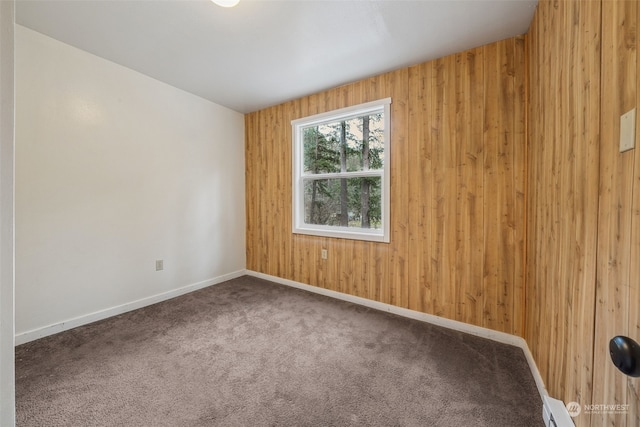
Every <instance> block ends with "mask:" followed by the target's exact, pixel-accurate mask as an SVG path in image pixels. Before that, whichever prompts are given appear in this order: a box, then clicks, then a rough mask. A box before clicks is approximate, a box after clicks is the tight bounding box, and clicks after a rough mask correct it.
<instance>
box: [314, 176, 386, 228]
mask: <svg viewBox="0 0 640 427" xmlns="http://www.w3.org/2000/svg"><path fill="white" fill-rule="evenodd" d="M381 184H382V179H381V177H379V176H377V177H360V178H337V179H305V180H304V216H305V220H304V221H305V223H307V224H320V225H330V226H340V227H356V228H373V229H379V228H381V227H382V208H381V202H380V200H381V188H382V185H381Z"/></svg>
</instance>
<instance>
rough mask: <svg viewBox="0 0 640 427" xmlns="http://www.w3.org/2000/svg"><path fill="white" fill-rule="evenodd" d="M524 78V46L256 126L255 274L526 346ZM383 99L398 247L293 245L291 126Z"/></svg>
mask: <svg viewBox="0 0 640 427" xmlns="http://www.w3.org/2000/svg"><path fill="white" fill-rule="evenodd" d="M525 70H526V67H525V47H524V38H523V37H517V38H511V39H507V40H504V41H501V42H498V43H494V44H491V45H487V46H483V47H479V48H476V49H472V50H469V51H465V52H462V53H459V54H456V55H452V56H448V57H445V58H442V59H438V60H435V61H431V62H427V63H424V64H420V65H416V66H413V67H410V68H404V69H401V70H398V71H395V72H391V73H388V74H384V75H381V76H377V77H373V78H370V79H366V80H362V81H358V82H356V83H353V84H349V85H346V86H342V87H339V88H336V89H332V90H328V91H326V92H322V93H319V94H315V95H312V96H308V97H305V98H302V99H298V100H295V101H291V102H288V103H285V104H282V105H277V106H274V107H271V108H267V109H264V110H261V111H258V112H255V113H251V114H248V115H246V119H245V120H246V186H247V188H246V203H247V268H248V269H250V270H254V271H258V272H261V273H265V274H270V275H274V276H278V277H281V278H285V279H291V280H295V281H299V282H302V283H306V284H310V285H314V286H319V287H323V288H328V289H331V290H335V291H339V292H345V293H348V294H352V295H357V296H360V297H364V298H369V299H372V300H376V301H381V302H385V303H389V304H394V305H397V306H400V307H406V308H410V309H414V310H419V311H422V312H426V313H431V314H435V315H438V316H443V317H446V318H450V319H455V320H459V321H462V322H467V323H471V324H474V325H479V326H484V327H487V328H491V329H494V330H498V331H503V332H508V333H512V334H517V335H521V336H522V335H523V333H524V324H525V321H524V299H525V292H524V275H525V268H524V255H525V246H524V242H525V197H524V194H525V165H526V154H527V153H526V139H525V138H526V117H525V107H524V106H525V87H526V82H525V74H526V73H525ZM385 97H391V99H392V105H391V107H392V111H391V114H392V116H391V170H392V175H391V242H390V243H389V244H386V243H373V242H361V241H353V240H343V239H331V238H320V237H313V236H304V235H294V234H292V232H291V126H290V121H291V120H293V119H297V118H300V117H305V116H309V115H312V114H317V113H321V112H325V111H329V110H333V109H337V108H342V107H346V106H350V105H356V104H359V103H363V102H367V101H372V100H375V99H380V98H385ZM322 248H326V249H327V250H328V259H327V260H322V259H321V257H320V251H321V249H322Z"/></svg>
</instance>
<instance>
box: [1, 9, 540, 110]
mask: <svg viewBox="0 0 640 427" xmlns="http://www.w3.org/2000/svg"><path fill="white" fill-rule="evenodd" d="M0 1H1V0H0ZM536 5H537V0H386V1H373V0H370V1H367V0H359V1H352V0H324V1H317V0H281V1H275V0H240V4H239V5H238V6H236V7H234V8H222V7H219V6H217V5H215V4H213V3H212V2H211V1H209V0H135V1H132V0H110V1H94V0H70V1H68V0H44V1H34V0H18V1H17V5H16V22H17V23H18V24H21V25H24V26H25V27H28V28H31V29H33V30H35V31H38V32H41V33H43V34H46V35H48V36H50V37H53V38H55V39H58V40H60V41H62V42H64V43H67V44H70V45H72V46H75V47H78V48H80V49H83V50H85V51H88V52H91V53H93V54H95V55H98V56H100V57H103V58H106V59H108V60H111V61H113V62H116V63H118V64H121V65H124V66H126V67H128V68H131V69H133V70H136V71H139V72H141V73H143V74H146V75H148V76H151V77H153V78H156V79H158V80H160V81H163V82H165V83H168V84H170V85H173V86H175V87H178V88H181V89H183V90H186V91H188V92H191V93H193V94H196V95H199V96H201V97H203V98H206V99H209V100H211V101H213V102H215V103H218V104H221V105H224V106H226V107H229V108H231V109H233V110H236V111H239V112H242V113H247V112H251V111H255V110H258V109H261V108H264V107H267V106H270V105H274V104H278V103H281V102H283V101H287V100H290V99H295V98H298V97H301V96H304V95H308V94H311V93H314V92H318V91H321V90H324V89H328V88H331V87H335V86H338V85H342V84H345V83H349V82H352V81H356V80H360V79H362V78H366V77H370V76H373V75H377V74H380V73H383V72H386V71H391V70H394V69H398V68H402V67H405V66H408V65H413V64H417V63H420V62H424V61H427V60H430V59H435V58H439V57H442V56H445V55H448V54H451V53H455V52H460V51H462V50H465V49H470V48H473V47H476V46H481V45H483V44H486V43H490V42H494V41H497V40H501V39H504V38H507V37H511V36H514V35H518V34H523V33H526V32H527V30H528V28H529V24H530V22H531V19H532V17H533V13H534V10H535V7H536Z"/></svg>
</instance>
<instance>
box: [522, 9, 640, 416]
mask: <svg viewBox="0 0 640 427" xmlns="http://www.w3.org/2000/svg"><path fill="white" fill-rule="evenodd" d="M638 22H640V8H639V7H638V4H637V2H636V1H609V0H603V1H577V0H565V1H557V0H556V1H551V0H544V1H540V3H539V6H538V10H537V12H536V16H535V17H534V20H533V23H532V25H531V29H530V32H529V35H528V37H527V45H528V51H529V52H530V56H529V64H530V67H529V94H530V99H529V115H530V121H529V134H528V144H529V157H528V158H529V163H528V168H529V173H528V177H529V186H528V234H527V238H528V244H527V305H526V319H527V327H526V333H525V338H526V340H527V342H528V343H529V346H530V348H531V350H532V353H533V356H534V359H535V360H536V363H537V365H538V368H539V369H540V371H541V373H542V376H543V379H544V380H545V383H546V386H547V388H548V390H549V393H550V394H551V395H552V396H555V397H558V398H561V399H563V400H564V401H565V402H568V401H576V402H579V403H581V404H582V405H613V404H623V405H626V404H628V405H629V410H628V411H622V413H620V414H610V413H603V412H598V413H594V414H588V413H586V411H583V413H581V414H580V415H579V416H578V417H576V418H575V419H574V421H575V423H576V425H578V426H589V425H591V426H594V427H596V426H598V427H600V426H605V425H607V426H638V425H640V415H639V411H638V406H639V398H638V388H639V384H640V382H639V381H640V380H638V379H633V378H629V377H626V376H624V375H623V374H622V373H620V372H618V371H617V369H616V368H615V367H614V366H613V364H612V363H611V361H610V357H609V352H608V342H609V340H610V339H611V338H612V337H613V336H615V335H629V336H631V337H632V338H634V339H636V340H640V319H639V310H640V263H639V260H640V138H638V136H640V128H638V129H637V130H636V146H637V147H638V148H636V149H635V150H632V151H629V152H626V153H619V150H618V141H619V131H620V129H619V123H620V115H621V114H622V113H624V112H626V111H628V110H629V109H631V108H633V107H636V108H638V109H639V111H640V105H639V104H638V97H637V89H638V85H639V84H640V80H639V78H640V77H639V76H640V69H639V67H638V65H639V64H638V58H637V54H636V46H637V37H638V36H637V25H638Z"/></svg>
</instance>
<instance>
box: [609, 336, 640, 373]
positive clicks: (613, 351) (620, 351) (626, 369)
mask: <svg viewBox="0 0 640 427" xmlns="http://www.w3.org/2000/svg"><path fill="white" fill-rule="evenodd" d="M609 354H610V355H611V360H612V361H613V364H614V365H616V367H617V368H618V369H620V371H622V372H623V373H625V374H627V375H629V376H632V377H640V345H638V343H637V342H635V341H634V340H632V339H631V338H629V337H623V336H617V337H613V338H612V339H611V341H609Z"/></svg>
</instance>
